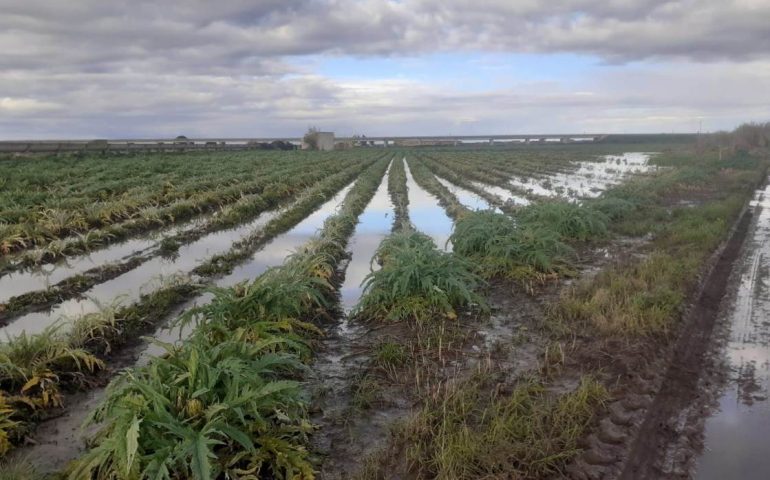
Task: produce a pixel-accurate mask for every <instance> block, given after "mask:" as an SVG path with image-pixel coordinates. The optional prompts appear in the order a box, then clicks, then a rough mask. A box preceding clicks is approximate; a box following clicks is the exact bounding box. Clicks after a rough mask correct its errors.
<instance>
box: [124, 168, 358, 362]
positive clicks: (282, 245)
mask: <svg viewBox="0 0 770 480" xmlns="http://www.w3.org/2000/svg"><path fill="white" fill-rule="evenodd" d="M351 188H353V183H351V184H349V185H348V186H346V187H345V188H343V189H342V190H340V191H339V192H337V193H336V194H335V195H334V196H333V197H332V198H331V199H329V200H327V201H326V202H325V203H323V204H322V205H321V206H320V207H319V208H318V210H316V211H314V212H313V213H311V214H310V215H308V216H307V217H305V219H304V220H302V221H301V222H300V223H298V224H297V225H295V226H294V228H292V229H291V230H289V231H288V232H286V233H283V234H280V235H278V236H276V237H275V238H274V239H273V240H271V241H270V243H268V244H267V245H265V246H263V247H262V248H261V249H260V250H259V251H257V252H256V253H255V254H254V255H253V256H252V257H251V260H249V261H248V262H247V263H245V264H242V265H239V266H238V267H236V268H235V269H234V270H233V272H232V273H231V274H230V275H227V276H225V277H222V278H220V279H219V280H217V281H216V282H214V283H215V284H216V286H218V287H231V286H233V285H235V284H237V283H240V282H243V281H246V280H252V279H254V278H256V277H258V276H259V275H261V274H263V273H264V272H265V270H267V269H268V268H270V267H275V266H277V265H280V264H282V263H283V261H284V260H285V259H286V257H287V256H288V255H289V254H291V253H293V252H294V251H296V250H297V248H299V247H301V246H302V245H303V244H304V243H305V242H307V241H308V240H310V239H311V238H312V237H313V236H314V235H315V234H316V232H318V229H319V228H321V226H323V222H324V221H325V220H326V218H327V217H329V215H331V214H333V213H334V212H335V211H336V210H337V209H338V208H339V206H340V205H341V204H342V201H343V200H344V199H345V195H347V193H348V191H350V189H351ZM213 298H214V297H213V295H211V294H210V293H203V294H201V295H199V296H198V297H196V298H194V299H192V300H189V301H188V302H186V303H185V304H184V305H183V306H182V307H180V308H179V309H177V313H176V314H175V315H172V316H171V318H174V317H176V316H178V315H179V314H180V313H181V312H183V311H185V310H189V309H190V308H192V307H193V306H201V305H206V304H207V303H209V302H211V300H212V299H213ZM180 330H181V329H180V328H177V327H174V328H161V329H158V330H157V331H156V332H155V333H154V334H153V335H152V338H155V339H156V340H159V341H161V342H167V343H173V342H178V341H179V339H183V338H185V337H186V336H187V335H188V334H189V333H190V331H191V330H192V327H188V328H187V329H185V330H181V331H180ZM160 353H162V349H160V348H159V347H157V346H155V345H152V344H149V345H148V346H147V348H146V349H145V350H144V351H142V352H141V354H140V360H139V363H143V362H146V361H147V359H149V358H150V357H152V356H155V355H158V354H160Z"/></svg>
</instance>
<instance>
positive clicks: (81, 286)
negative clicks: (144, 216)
mask: <svg viewBox="0 0 770 480" xmlns="http://www.w3.org/2000/svg"><path fill="white" fill-rule="evenodd" d="M359 162H360V160H340V161H337V162H333V163H329V164H320V165H319V166H318V168H315V169H312V170H307V171H305V172H297V173H296V174H295V175H293V176H291V177H289V178H286V179H285V180H284V183H283V185H282V187H281V188H274V187H273V186H268V188H266V189H265V190H263V192H262V193H261V194H253V195H247V196H243V197H241V198H240V199H239V200H237V201H236V202H234V203H233V204H231V205H228V206H226V207H224V208H222V209H221V210H220V211H219V212H218V214H217V215H216V216H213V217H211V218H210V219H209V220H208V221H207V222H206V223H205V224H203V225H201V226H199V227H196V228H194V229H191V230H185V231H182V232H179V233H177V234H175V235H170V236H167V237H165V238H164V239H163V241H162V242H161V243H160V248H158V249H155V250H154V252H153V253H150V254H145V255H141V256H135V257H132V258H130V259H129V260H127V261H125V262H122V263H121V264H119V265H103V266H98V267H95V268H92V269H90V270H89V271H86V272H83V273H82V274H79V275H76V276H74V277H72V278H68V279H65V280H63V281H62V282H60V283H59V284H57V285H55V286H53V287H50V288H47V289H46V290H42V291H33V292H29V293H27V294H25V295H23V296H20V297H15V298H11V299H10V300H9V301H7V302H6V305H5V306H4V308H3V311H2V312H0V319H7V318H9V317H10V316H12V315H14V314H18V313H20V312H23V311H30V310H32V309H34V308H41V307H44V306H48V305H51V304H52V302H54V301H62V300H64V299H66V298H71V297H73V296H75V295H79V294H81V293H83V292H85V291H87V290H88V289H89V288H91V287H93V286H94V285H96V284H97V283H99V282H101V281H105V280H107V279H110V278H114V277H116V276H118V275H120V274H123V273H125V272H127V271H129V270H130V269H132V268H136V267H137V266H139V265H140V264H142V263H144V262H146V261H149V260H150V259H152V258H154V257H155V256H156V255H158V254H166V255H167V254H169V253H172V252H170V250H171V249H174V250H176V249H178V248H179V246H181V245H184V244H186V243H189V242H192V241H194V240H196V239H198V238H201V237H203V236H204V235H207V234H210V233H213V232H216V231H219V230H223V229H226V228H230V227H232V226H235V225H238V224H241V223H244V222H246V221H248V220H249V219H251V218H254V217H255V216H257V215H259V214H260V213H262V212H264V211H266V210H272V209H275V208H277V207H279V206H280V205H282V204H285V203H286V202H288V201H289V200H291V199H292V198H294V197H295V196H296V195H298V194H301V192H303V191H305V190H307V189H308V188H311V187H312V186H313V185H314V184H317V183H318V182H319V181H321V180H322V179H323V178H326V177H328V176H329V175H334V174H336V173H337V172H339V171H343V170H345V169H348V168H354V167H355V166H356V165H357V164H358V163H359Z"/></svg>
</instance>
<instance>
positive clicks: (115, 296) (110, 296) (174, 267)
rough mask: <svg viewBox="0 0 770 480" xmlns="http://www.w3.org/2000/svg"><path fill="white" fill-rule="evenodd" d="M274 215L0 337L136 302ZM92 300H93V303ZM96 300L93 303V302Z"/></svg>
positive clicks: (20, 323)
mask: <svg viewBox="0 0 770 480" xmlns="http://www.w3.org/2000/svg"><path fill="white" fill-rule="evenodd" d="M275 215H276V212H265V213H263V214H262V215H260V216H259V217H257V218H256V219H254V220H253V221H251V222H248V223H245V224H243V225H240V226H238V227H236V228H232V229H229V230H221V231H218V232H213V233H211V234H208V235H205V236H203V237H201V238H199V239H198V240H196V241H194V242H191V243H188V244H186V245H182V246H181V247H180V248H179V250H178V252H177V254H176V255H175V256H174V257H173V258H168V259H165V258H162V257H155V258H153V259H151V260H149V261H147V262H145V263H143V264H141V265H139V266H138V267H136V268H134V269H132V270H129V271H127V272H125V273H123V274H121V275H118V276H117V277H115V278H113V279H111V280H108V281H106V282H103V283H100V284H98V285H95V286H93V287H92V288H91V289H89V290H88V291H86V292H85V293H84V294H83V298H72V299H70V300H67V301H64V302H62V303H60V304H58V305H56V306H55V307H54V308H53V309H51V310H50V311H47V312H34V313H30V314H28V315H25V316H23V317H20V318H18V319H17V320H16V321H14V322H13V323H11V324H9V325H7V326H6V327H4V328H3V329H2V330H0V336H2V337H4V336H5V334H6V333H7V334H9V335H12V336H13V335H17V334H19V333H21V331H26V332H27V333H28V334H33V333H39V332H41V331H42V330H44V329H45V328H46V327H48V326H49V325H51V324H52V323H54V322H55V321H56V320H58V319H59V318H61V317H62V316H66V317H77V316H82V315H85V314H88V313H94V312H97V311H99V308H100V307H99V303H101V304H103V305H110V304H113V303H114V302H115V301H116V300H119V301H120V302H121V304H122V305H128V304H131V303H134V302H136V301H138V300H139V298H140V296H141V295H142V294H146V293H150V292H152V291H153V290H156V289H157V288H158V286H159V285H160V284H161V282H162V279H163V278H171V277H173V276H174V275H179V274H187V273H190V272H191V271H192V270H193V269H194V268H195V267H196V266H198V265H200V264H201V263H202V262H203V261H204V260H205V259H207V258H210V257H211V256H213V255H217V254H221V253H224V252H226V251H227V250H228V249H229V248H230V247H231V246H232V244H233V242H235V241H238V240H240V239H241V238H244V237H245V236H247V235H248V234H250V233H252V232H253V231H254V230H256V229H258V228H261V227H262V226H264V225H265V224H266V223H267V222H268V221H270V219H272V218H273V217H274V216H275ZM92 299H93V300H92ZM94 300H95V301H94Z"/></svg>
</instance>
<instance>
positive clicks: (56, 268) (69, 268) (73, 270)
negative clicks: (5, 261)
mask: <svg viewBox="0 0 770 480" xmlns="http://www.w3.org/2000/svg"><path fill="white" fill-rule="evenodd" d="M208 218H209V216H208V215H206V216H203V217H198V218H196V219H194V220H191V221H189V222H186V223H184V224H183V225H175V226H171V227H167V228H165V229H163V230H161V231H159V232H152V233H149V234H146V235H140V236H137V237H134V238H130V239H127V240H125V241H122V242H118V243H114V244H111V245H108V246H106V247H104V248H100V249H95V250H93V251H91V252H88V253H85V254H82V255H75V256H72V257H68V258H63V259H61V260H60V261H58V262H56V263H53V264H45V265H38V266H35V267H31V268H29V269H23V270H20V271H15V272H10V273H8V274H6V275H3V276H2V277H0V303H3V302H5V301H7V300H8V299H10V298H11V297H15V296H18V295H22V294H25V293H28V292H32V291H36V290H44V289H46V288H48V287H50V286H51V285H54V284H56V283H58V282H60V281H62V280H64V279H66V278H69V277H71V276H74V275H79V274H82V273H83V272H85V271H87V270H89V269H92V268H95V267H102V266H104V265H106V264H109V263H118V262H122V261H125V260H127V259H129V258H132V257H134V256H138V255H146V254H150V253H151V252H153V251H154V250H155V249H156V248H157V246H158V245H159V242H160V241H161V240H162V239H163V238H166V237H171V236H174V235H177V234H179V233H183V232H186V231H189V230H192V229H193V228H196V227H198V226H200V225H201V224H202V223H204V222H205V221H206V219H208Z"/></svg>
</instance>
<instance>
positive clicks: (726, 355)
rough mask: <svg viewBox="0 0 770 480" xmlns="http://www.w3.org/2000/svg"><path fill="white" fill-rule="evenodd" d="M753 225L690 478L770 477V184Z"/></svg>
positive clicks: (757, 202)
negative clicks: (724, 371)
mask: <svg viewBox="0 0 770 480" xmlns="http://www.w3.org/2000/svg"><path fill="white" fill-rule="evenodd" d="M752 208H753V209H754V217H753V222H754V224H753V225H752V230H751V231H750V235H749V237H748V238H747V239H746V243H745V245H744V250H743V252H742V254H741V258H740V260H739V261H740V263H739V264H737V265H738V268H740V271H739V272H740V273H739V275H737V276H736V277H737V281H738V285H737V291H736V292H735V294H734V295H733V296H732V297H731V298H729V300H728V302H729V303H728V304H727V305H726V307H725V306H723V309H724V312H725V320H726V321H727V323H728V325H729V327H728V328H729V333H728V338H727V342H726V344H725V345H724V347H723V351H722V352H721V353H722V355H723V360H724V364H725V365H726V366H727V368H728V369H729V372H728V377H727V382H726V385H725V386H724V389H723V391H721V393H720V395H719V399H718V403H717V405H716V407H715V409H714V411H713V413H712V414H711V415H710V416H709V417H708V418H707V419H706V423H705V441H704V451H703V453H702V454H701V456H700V457H699V458H698V460H697V464H696V471H695V475H694V478H696V479H700V480H711V479H714V480H716V479H720V480H721V479H733V478H735V479H739V478H740V479H766V478H770V455H768V453H769V452H770V449H769V447H768V439H769V438H770V437H768V433H770V401H768V394H769V393H770V186H768V187H767V188H765V189H764V190H761V191H759V192H757V194H756V196H755V200H754V201H753V202H752Z"/></svg>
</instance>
